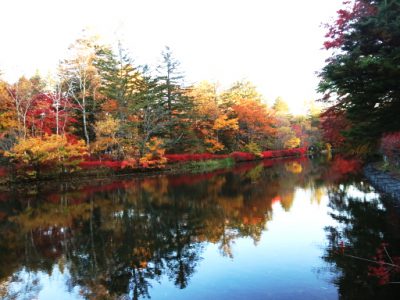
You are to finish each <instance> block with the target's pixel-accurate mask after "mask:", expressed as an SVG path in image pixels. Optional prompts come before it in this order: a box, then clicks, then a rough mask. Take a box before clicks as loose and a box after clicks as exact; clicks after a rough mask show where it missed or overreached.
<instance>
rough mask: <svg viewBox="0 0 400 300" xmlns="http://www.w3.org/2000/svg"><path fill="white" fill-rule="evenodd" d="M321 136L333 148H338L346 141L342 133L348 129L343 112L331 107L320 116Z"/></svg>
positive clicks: (348, 123) (348, 125)
mask: <svg viewBox="0 0 400 300" xmlns="http://www.w3.org/2000/svg"><path fill="white" fill-rule="evenodd" d="M320 126H321V129H322V135H323V137H324V140H325V141H326V142H328V143H330V144H332V146H334V147H340V146H342V145H343V144H344V142H345V141H346V138H345V137H344V136H343V132H344V131H346V130H348V129H349V128H350V122H349V121H348V120H347V119H346V116H345V112H344V111H342V110H340V109H338V108H337V107H336V106H332V107H330V108H329V109H327V110H326V111H325V112H324V113H323V114H322V115H321V123H320Z"/></svg>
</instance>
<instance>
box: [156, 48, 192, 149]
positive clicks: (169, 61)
mask: <svg viewBox="0 0 400 300" xmlns="http://www.w3.org/2000/svg"><path fill="white" fill-rule="evenodd" d="M179 65H180V63H179V62H178V61H177V60H176V59H175V58H174V57H173V55H172V52H171V50H170V48H169V47H166V48H165V50H164V51H163V52H162V62H161V64H160V65H159V66H158V68H157V73H158V76H157V81H158V84H159V90H160V96H161V98H160V103H159V104H160V105H161V106H162V107H163V108H164V109H165V111H166V112H167V115H168V119H169V122H168V125H167V126H168V127H167V128H166V136H165V137H166V142H167V147H168V148H169V149H170V150H171V151H172V150H183V149H176V148H175V146H177V144H178V142H179V144H180V145H182V147H184V146H185V144H186V145H187V144H190V139H192V138H193V133H192V132H190V126H189V125H190V121H191V117H190V115H191V113H192V110H193V101H192V99H191V98H190V97H188V96H187V93H186V92H185V90H186V88H185V86H184V82H183V79H184V76H183V74H182V73H181V71H180V70H179Z"/></svg>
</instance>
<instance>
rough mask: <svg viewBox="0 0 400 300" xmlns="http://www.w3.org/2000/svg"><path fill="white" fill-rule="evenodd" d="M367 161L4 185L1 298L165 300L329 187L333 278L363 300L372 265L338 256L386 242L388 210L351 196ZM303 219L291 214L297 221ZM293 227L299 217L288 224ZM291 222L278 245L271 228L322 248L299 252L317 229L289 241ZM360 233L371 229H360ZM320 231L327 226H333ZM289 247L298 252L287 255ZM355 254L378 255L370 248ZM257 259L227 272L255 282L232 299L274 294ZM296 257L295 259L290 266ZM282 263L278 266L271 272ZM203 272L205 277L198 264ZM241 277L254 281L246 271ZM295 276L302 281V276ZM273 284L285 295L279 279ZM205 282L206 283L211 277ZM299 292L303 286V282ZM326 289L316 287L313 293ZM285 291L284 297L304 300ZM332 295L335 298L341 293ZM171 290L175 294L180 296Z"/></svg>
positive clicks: (342, 291)
mask: <svg viewBox="0 0 400 300" xmlns="http://www.w3.org/2000/svg"><path fill="white" fill-rule="evenodd" d="M357 167H358V165H357V163H356V162H348V161H346V160H342V161H338V160H334V161H333V162H331V163H327V162H318V161H315V160H314V161H310V160H307V159H300V160H281V161H264V162H261V163H258V164H240V165H238V166H237V167H236V168H235V169H233V170H220V171H217V172H214V173H212V174H211V173H208V174H197V175H185V176H183V175H179V176H178V175H176V176H159V177H151V178H143V179H129V178H124V179H118V180H111V179H110V180H102V181H99V182H95V183H93V182H92V183H82V184H71V183H68V184H60V185H59V186H49V185H48V184H47V185H41V186H31V187H25V189H23V188H21V187H19V188H16V189H14V190H12V191H4V192H3V193H2V194H1V199H0V261H1V264H0V281H1V283H0V297H2V298H5V299H32V298H36V297H38V298H40V299H53V298H54V297H53V296H54V295H57V298H58V299H60V298H62V297H64V298H65V299H78V298H93V299H95V298H96V299H110V298H111V299H114V298H118V297H122V298H129V299H141V298H145V297H150V296H152V295H153V294H156V295H157V296H158V297H160V298H161V295H162V294H160V292H159V290H157V288H156V287H155V285H158V284H157V282H161V285H162V286H166V285H167V283H165V282H166V280H167V281H168V282H169V283H172V284H173V285H174V286H175V287H176V288H177V289H176V291H177V293H178V291H179V289H185V290H188V287H190V286H191V285H192V286H196V285H197V284H198V283H197V282H196V284H195V283H192V282H191V280H192V278H193V276H194V274H195V273H196V272H198V270H199V268H200V265H201V264H203V266H205V267H207V268H208V269H218V268H220V267H221V268H223V267H222V265H223V263H221V261H218V262H217V263H218V264H220V265H215V262H214V263H213V262H210V261H211V260H212V259H210V258H208V257H209V256H208V254H207V253H208V251H210V249H211V248H212V247H214V246H215V247H217V248H218V251H219V253H220V256H221V257H225V259H226V260H228V261H232V260H233V261H235V263H237V261H240V259H241V258H237V255H239V253H245V251H248V252H246V253H248V254H249V255H248V256H252V255H253V253H255V250H254V249H253V250H251V251H253V252H251V251H250V250H245V249H244V248H245V247H247V246H245V245H244V244H243V245H242V244H241V243H243V241H246V240H248V239H250V240H251V241H252V243H253V244H258V243H260V240H261V238H262V236H263V234H264V233H265V232H266V230H268V227H269V226H270V224H273V222H272V220H274V218H275V220H276V216H275V215H276V214H278V216H279V211H280V210H281V211H282V213H285V212H286V213H287V212H290V211H291V209H292V206H293V205H294V199H295V195H296V194H298V192H299V190H300V189H301V190H303V191H305V192H306V193H307V196H304V197H303V198H307V197H308V199H309V205H318V204H319V203H321V201H322V199H323V198H324V197H325V196H326V193H327V192H328V195H329V199H330V200H329V203H330V204H329V205H330V206H331V208H332V216H333V217H334V219H335V220H336V222H334V223H333V225H332V226H330V227H329V228H328V229H327V232H328V239H329V245H328V247H327V250H326V253H325V255H324V259H325V260H326V261H327V262H329V263H330V264H331V265H333V266H335V267H336V270H337V273H336V274H339V273H340V276H337V277H336V278H337V279H336V280H335V284H337V285H338V289H339V294H340V295H350V296H349V297H347V298H346V297H344V299H358V298H352V296H353V294H352V293H357V289H358V288H359V286H358V285H357V284H356V283H354V282H353V286H351V284H350V283H351V281H354V280H355V276H358V275H356V274H358V273H356V271H360V270H361V271H363V270H364V269H366V268H368V265H367V264H365V265H364V269H363V268H362V267H361V266H359V265H360V264H357V265H354V267H349V264H348V263H347V262H346V259H347V258H343V256H340V255H336V254H335V253H337V248H338V243H339V242H338V241H345V242H346V245H347V244H349V247H350V244H351V245H353V246H352V247H354V249H356V248H357V249H358V248H359V247H360V249H361V248H362V249H365V251H372V250H376V247H377V246H378V245H379V243H380V242H381V241H382V240H387V238H388V237H387V236H385V234H386V233H383V232H382V231H380V230H381V229H380V227H377V228H376V230H375V229H374V227H373V226H375V225H373V226H372V227H371V226H370V225H371V224H372V223H374V224H384V223H385V218H386V211H385V209H384V208H383V207H380V205H381V202H379V201H378V200H377V201H374V200H371V201H370V200H368V201H361V202H360V201H358V200H357V199H355V198H354V199H355V200H352V199H353V198H351V197H350V196H346V195H348V194H354V193H349V190H348V183H349V182H352V184H354V183H357V182H358V181H354V180H355V179H352V175H351V174H352V173H353V171H354V170H355V169H356V168H357ZM357 187H358V188H359V190H360V195H361V196H362V197H364V196H365V195H368V193H367V192H368V190H366V189H368V187H367V186H366V185H361V186H360V184H359V185H358V186H357ZM377 199H378V198H377ZM357 201H358V202H357ZM358 203H359V204H360V205H358ZM321 206H322V205H321ZM278 207H280V208H279V210H278V209H277V208H278ZM299 207H301V206H299ZM307 207H308V208H307V209H310V208H309V206H307ZM303 208H304V205H303ZM298 211H299V212H301V213H299V214H298V215H299V216H300V217H298V218H310V217H313V218H314V217H315V218H318V217H317V216H310V215H307V211H306V210H304V211H301V210H298ZM315 213H316V214H320V211H316V212H315ZM325 215H326V214H323V215H322V216H321V224H323V225H324V226H325V225H327V224H328V223H329V222H327V221H326V219H327V218H328V216H327V215H326V216H325ZM295 216H296V213H294V212H292V219H293V220H294V219H295ZM278 219H279V218H278ZM285 222H286V224H290V222H289V221H288V220H286V221H285ZM303 223H307V222H303ZM330 223H332V222H330ZM293 224H301V222H300V223H293ZM318 224H319V223H318ZM318 224H317V225H316V226H317V227H318V226H320V225H318ZM309 225H311V226H312V224H309ZM294 226H299V225H294ZM376 226H378V225H376ZM379 226H380V225H379ZM283 227H284V225H282V226H281V228H277V229H274V231H273V233H272V232H271V236H270V237H269V241H275V240H276V241H278V243H279V240H278V238H279V237H276V238H273V234H278V235H279V234H282V237H281V239H282V240H283V241H284V239H287V238H290V239H292V240H293V242H296V245H298V247H299V250H300V251H312V250H310V249H311V248H310V245H304V249H301V247H302V246H301V240H302V239H303V240H306V241H308V240H307V238H306V237H307V235H309V236H312V233H311V232H302V231H304V230H310V229H304V228H300V227H299V228H298V230H300V234H299V235H302V234H304V237H301V236H296V237H290V236H285V235H284V233H283V232H285V231H284V228H283ZM307 228H310V227H307ZM357 228H361V233H359V231H360V230H358V229H357ZM279 230H283V231H281V232H280V231H279ZM271 231H272V230H271ZM294 231H295V230H293V232H294ZM317 231H318V232H319V231H321V232H323V226H322V225H321V226H320V227H318V228H317ZM385 232H386V231H385ZM359 234H363V235H362V236H360V235H359ZM289 235H290V233H289ZM382 235H383V236H382ZM362 238H364V239H362ZM390 238H391V237H390ZM370 239H371V240H370ZM267 242H268V241H267ZM235 243H237V244H239V245H242V246H241V247H239V248H238V249H237V252H235V251H233V248H234V244H235ZM357 243H359V244H357ZM366 243H367V244H368V243H369V244H368V245H366ZM367 246H368V247H367ZM270 249H273V246H270ZM366 249H369V250H366ZM289 250H291V251H293V250H294V249H288V250H286V251H289ZM282 251H284V250H282ZM335 251H336V252H335ZM357 251H358V250H357ZM360 251H364V250H360ZM288 253H289V252H288ZM353 254H354V255H359V256H361V257H369V255H370V254H371V253H369V252H368V253H367V252H354V253H353ZM260 255H262V254H260ZM282 255H284V254H282ZM289 255H291V254H287V255H286V256H285V259H286V260H287V261H290V260H291V259H292V258H290V257H287V256H289ZM312 255H313V256H310V257H313V260H312V262H313V263H314V262H315V261H320V258H319V257H318V253H316V254H312ZM252 258H253V261H251V262H250V264H251V263H254V262H258V263H260V264H261V265H262V264H263V263H262V257H261V256H259V257H258V258H257V257H252ZM314 258H315V259H314ZM203 259H204V263H203ZM342 261H343V262H342ZM248 263H249V262H247V263H243V264H241V265H240V268H242V270H241V271H239V272H236V273H234V274H233V273H230V275H229V276H231V277H232V278H236V279H237V280H238V281H240V282H243V283H244V282H248V284H247V286H245V285H243V286H242V287H241V289H242V291H243V292H245V293H246V294H245V295H243V297H242V298H241V297H240V296H239V295H237V294H236V295H234V294H229V293H228V294H226V296H227V297H229V298H231V299H233V298H234V297H237V298H241V299H245V298H248V297H250V296H251V295H252V293H254V295H253V296H254V297H253V298H254V299H256V298H257V297H261V295H263V298H265V296H266V295H267V294H265V293H266V291H264V290H261V289H260V287H259V286H258V287H251V284H252V282H253V283H254V282H257V279H256V277H259V278H262V276H265V274H264V275H262V274H261V273H260V272H261V271H259V272H258V273H257V272H256V271H255V267H254V270H253V271H254V274H252V275H249V274H248V273H246V272H249V271H252V270H248V269H247V268H248V265H246V264H248ZM285 263H286V262H285ZM352 263H353V262H352ZM296 264H297V262H291V263H289V262H288V266H296ZM273 266H274V265H273V263H272V262H269V265H268V266H266V268H270V269H273ZM281 267H282V268H283V269H285V268H287V269H288V271H287V272H286V273H287V274H286V273H282V271H281V270H278V269H277V270H276V271H275V272H276V273H275V274H284V276H287V277H288V278H291V277H293V276H294V275H293V274H291V273H293V270H292V269H290V268H289V267H287V266H285V265H283V266H281ZM348 268H350V269H348ZM351 268H354V270H353V271H352V269H351ZM245 269H246V271H245ZM339 271H340V272H339ZM263 272H264V271H263ZM201 274H204V272H203V271H201V272H200V271H199V276H201ZM242 274H246V276H247V277H246V278H247V279H246V278H242V277H240V276H241V275H242ZM299 274H300V273H299ZM366 274H368V270H367V272H366ZM225 276H226V274H225ZM251 276H253V277H251ZM365 276H367V275H365ZM268 278H269V279H268V280H271V277H268ZM296 280H297V282H298V283H299V284H300V282H302V278H301V277H299V278H297V279H296ZM310 280H311V279H310ZM368 280H369V279H368ZM204 282H206V279H204ZM271 282H274V281H271ZM366 282H368V284H369V281H366ZM313 284H314V283H313ZM318 284H322V283H318ZM275 285H276V286H277V287H278V288H279V289H280V290H282V287H280V285H279V284H278V283H277V282H275ZM314 285H317V284H314ZM203 288H206V289H207V286H206V284H204V286H203ZM221 288H225V287H221ZM256 291H257V292H258V294H257V293H256ZM296 292H298V293H300V292H302V291H301V290H299V288H297V287H296ZM263 293H264V294H263ZM321 293H322V292H321V291H315V294H308V296H309V297H308V299H311V298H312V297H311V296H312V295H314V296H315V295H317V296H318V295H319V296H320V295H321ZM52 295H53V296H52ZM257 295H258V296H257ZM282 295H283V296H282V297H280V298H279V297H278V298H279V299H293V298H295V297H293V295H290V294H288V295H286V296H284V294H282ZM299 295H300V294H299ZM324 295H325V296H326V298H332V299H334V297H336V294H332V293H329V294H324ZM327 295H328V296H327ZM164 296H165V295H164ZM170 296H171V297H169V298H175V299H177V298H178V296H179V294H174V295H170ZM317 298H318V297H317ZM319 298H320V297H319Z"/></svg>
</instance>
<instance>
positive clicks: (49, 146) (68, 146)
mask: <svg viewBox="0 0 400 300" xmlns="http://www.w3.org/2000/svg"><path fill="white" fill-rule="evenodd" d="M86 154H87V148H86V146H85V142H84V141H82V140H80V141H77V142H75V143H69V142H68V140H67V138H66V137H65V136H61V135H55V134H53V135H45V136H43V137H30V138H27V139H20V140H19V141H18V143H17V144H16V145H14V147H13V148H12V149H11V150H10V151H6V152H5V153H4V155H5V156H6V157H9V158H10V159H11V160H13V161H15V162H19V163H23V164H24V165H25V166H31V167H33V168H34V171H35V174H36V176H37V174H38V173H39V171H40V169H41V167H43V166H49V167H52V168H56V169H58V171H61V172H70V171H73V170H74V169H75V168H76V166H77V165H78V163H79V162H80V161H81V159H82V157H83V156H84V155H86Z"/></svg>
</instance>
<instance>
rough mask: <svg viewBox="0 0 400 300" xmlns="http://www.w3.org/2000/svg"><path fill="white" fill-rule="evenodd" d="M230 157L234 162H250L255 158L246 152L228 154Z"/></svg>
mask: <svg viewBox="0 0 400 300" xmlns="http://www.w3.org/2000/svg"><path fill="white" fill-rule="evenodd" d="M230 157H232V158H233V159H234V160H235V161H237V162H239V161H251V160H255V159H256V156H255V155H254V154H251V153H246V152H232V153H231V154H230Z"/></svg>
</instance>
